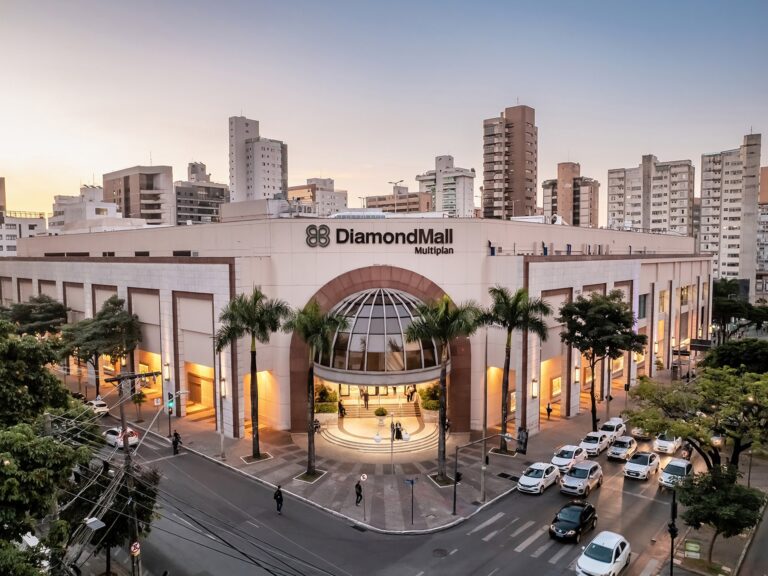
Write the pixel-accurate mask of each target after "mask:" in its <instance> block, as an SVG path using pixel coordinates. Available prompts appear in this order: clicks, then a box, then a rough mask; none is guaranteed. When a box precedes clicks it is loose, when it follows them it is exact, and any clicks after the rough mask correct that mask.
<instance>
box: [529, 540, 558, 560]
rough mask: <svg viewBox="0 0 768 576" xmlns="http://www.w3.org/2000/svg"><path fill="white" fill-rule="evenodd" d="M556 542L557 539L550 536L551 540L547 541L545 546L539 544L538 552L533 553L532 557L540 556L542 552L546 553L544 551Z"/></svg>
mask: <svg viewBox="0 0 768 576" xmlns="http://www.w3.org/2000/svg"><path fill="white" fill-rule="evenodd" d="M554 543H555V541H554V540H553V539H552V538H550V539H549V542H547V543H546V544H544V545H543V546H539V547H538V548H537V549H536V552H534V553H533V554H531V557H532V558H538V557H539V556H541V555H542V554H544V552H545V551H546V550H547V548H549V547H550V546H552V544H554Z"/></svg>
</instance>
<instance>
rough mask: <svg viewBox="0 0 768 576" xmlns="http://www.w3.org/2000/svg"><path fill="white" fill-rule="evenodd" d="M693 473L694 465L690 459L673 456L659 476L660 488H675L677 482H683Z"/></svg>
mask: <svg viewBox="0 0 768 576" xmlns="http://www.w3.org/2000/svg"><path fill="white" fill-rule="evenodd" d="M691 474H693V465H692V464H691V463H690V462H689V461H688V460H683V459H681V458H673V459H672V460H670V461H669V462H667V465H666V466H664V470H662V471H661V476H659V488H674V487H675V484H677V483H679V482H682V481H683V479H684V478H685V477H686V476H690V475H691Z"/></svg>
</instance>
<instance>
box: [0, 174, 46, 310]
mask: <svg viewBox="0 0 768 576" xmlns="http://www.w3.org/2000/svg"><path fill="white" fill-rule="evenodd" d="M7 206H8V204H7V202H6V200H5V178H4V177H0V258H4V257H9V256H16V249H17V242H18V240H19V239H20V238H29V237H31V236H37V235H38V234H45V231H46V226H45V214H43V213H42V212H21V211H16V210H8V209H7ZM0 304H2V302H0ZM3 305H4V304H3Z"/></svg>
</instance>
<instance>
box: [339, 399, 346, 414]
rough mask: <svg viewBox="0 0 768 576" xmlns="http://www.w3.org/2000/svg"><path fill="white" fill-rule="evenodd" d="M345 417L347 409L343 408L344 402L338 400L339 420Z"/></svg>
mask: <svg viewBox="0 0 768 576" xmlns="http://www.w3.org/2000/svg"><path fill="white" fill-rule="evenodd" d="M346 415H347V409H346V408H344V402H342V401H341V400H339V418H344V416H346Z"/></svg>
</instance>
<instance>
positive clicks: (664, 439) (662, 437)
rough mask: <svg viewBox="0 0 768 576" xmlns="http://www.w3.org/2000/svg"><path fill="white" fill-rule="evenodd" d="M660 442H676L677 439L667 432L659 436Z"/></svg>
mask: <svg viewBox="0 0 768 576" xmlns="http://www.w3.org/2000/svg"><path fill="white" fill-rule="evenodd" d="M659 440H661V441H662V442H674V440H675V437H674V436H672V435H671V434H667V433H666V432H664V434H661V435H659Z"/></svg>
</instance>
